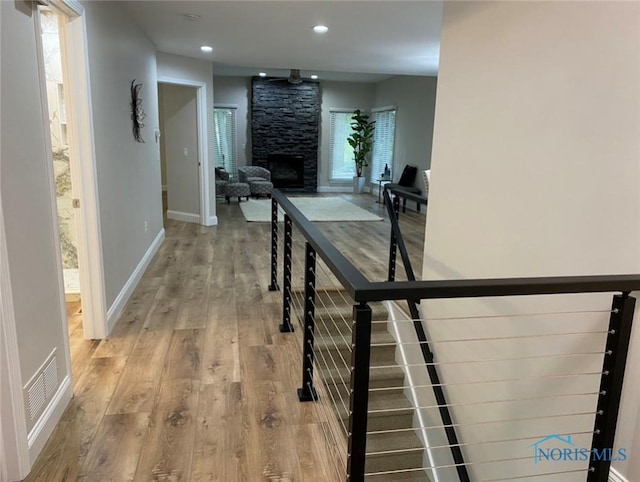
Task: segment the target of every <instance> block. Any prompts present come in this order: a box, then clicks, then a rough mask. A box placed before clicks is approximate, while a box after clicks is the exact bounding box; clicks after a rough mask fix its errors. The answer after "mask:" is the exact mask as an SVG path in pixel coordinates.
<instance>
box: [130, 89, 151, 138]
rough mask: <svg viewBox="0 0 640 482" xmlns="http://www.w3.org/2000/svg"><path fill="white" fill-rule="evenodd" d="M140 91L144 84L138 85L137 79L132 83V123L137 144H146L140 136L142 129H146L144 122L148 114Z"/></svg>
mask: <svg viewBox="0 0 640 482" xmlns="http://www.w3.org/2000/svg"><path fill="white" fill-rule="evenodd" d="M140 90H142V84H141V83H140V82H138V83H137V84H136V79H133V80H132V81H131V121H132V122H133V138H134V139H135V140H136V141H137V142H144V139H143V138H142V135H141V134H140V129H142V128H143V127H144V124H143V123H142V121H143V120H144V118H145V117H147V114H146V113H145V112H144V108H143V107H142V99H141V98H140Z"/></svg>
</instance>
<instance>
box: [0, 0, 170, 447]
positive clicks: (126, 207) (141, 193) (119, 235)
mask: <svg viewBox="0 0 640 482" xmlns="http://www.w3.org/2000/svg"><path fill="white" fill-rule="evenodd" d="M84 7H85V12H86V21H87V31H88V43H89V51H90V55H89V60H90V64H89V67H90V73H91V95H92V102H93V114H94V119H93V123H94V133H95V142H96V144H95V148H96V158H97V173H98V196H99V204H100V215H101V223H102V224H101V228H102V237H103V238H102V246H103V258H104V266H105V284H106V294H107V303H108V304H111V303H113V301H114V299H115V298H116V296H117V294H118V293H119V292H120V291H121V290H122V288H123V286H124V284H125V283H126V281H127V280H128V279H129V276H130V275H131V273H132V272H133V270H134V268H135V267H136V266H137V265H138V263H139V261H140V260H141V258H142V256H143V254H144V253H145V252H146V250H147V248H148V247H149V245H150V244H151V242H152V240H153V239H154V238H155V237H156V236H157V235H158V233H159V232H160V230H161V229H162V214H161V198H160V169H159V163H158V153H157V146H156V145H155V143H154V135H153V131H154V129H155V127H156V125H157V114H158V111H157V94H156V74H155V51H154V47H153V45H152V44H151V42H149V41H148V39H147V38H146V37H145V36H144V35H143V34H142V33H141V32H140V30H139V29H138V27H137V26H136V24H135V23H133V22H132V21H131V20H130V18H129V17H128V15H127V14H126V13H124V11H123V10H122V8H121V7H120V6H119V5H118V4H117V3H103V2H85V3H84ZM31 8H32V7H31V4H30V3H27V2H21V1H18V2H0V9H1V12H2V26H1V32H2V42H1V44H2V52H1V55H0V58H1V62H2V68H1V75H2V78H1V80H0V85H1V89H2V90H1V97H2V109H1V118H2V145H1V148H0V154H1V161H0V196H1V197H2V206H3V208H2V209H3V217H4V222H5V229H6V235H7V252H8V258H9V261H8V269H9V272H10V284H11V289H12V301H13V306H14V316H15V320H16V330H17V347H13V346H12V348H16V349H17V352H18V355H17V356H18V359H19V366H20V372H21V373H20V377H21V380H22V383H23V385H24V384H26V382H27V381H28V380H29V379H30V378H31V377H32V376H33V375H34V373H35V372H36V371H37V369H38V368H39V367H40V365H41V364H42V363H43V362H44V361H45V359H46V358H47V356H48V355H49V353H51V351H52V350H53V349H57V352H58V356H57V358H58V367H57V368H58V379H59V380H61V381H62V380H63V379H64V378H65V377H66V376H68V375H69V372H68V370H67V366H66V364H65V363H64V359H65V354H66V352H67V350H66V348H65V340H64V337H65V330H64V328H63V327H64V326H65V320H63V318H62V317H63V315H62V311H61V302H62V299H63V294H62V291H61V288H62V286H61V280H60V279H59V278H58V271H57V269H58V263H59V256H60V254H59V253H58V252H56V249H55V243H54V234H55V228H54V226H55V224H54V223H55V222H56V220H55V207H54V205H53V197H52V196H51V191H50V184H49V176H50V167H51V166H50V165H49V157H48V153H47V138H46V136H47V134H46V132H45V130H44V125H45V124H44V123H43V119H44V118H45V116H44V112H43V107H42V103H41V97H40V93H41V90H40V85H39V80H38V66H37V58H38V53H37V52H36V44H35V40H36V35H37V34H36V28H35V24H34V18H33V14H32V10H31ZM115 39H117V41H116V40H115ZM134 78H135V79H137V80H138V81H140V82H142V83H143V85H144V87H143V91H142V98H143V100H144V107H145V110H146V113H147V119H146V124H147V127H146V128H144V129H143V131H142V134H143V137H144V138H145V140H146V141H147V143H146V144H138V143H136V142H135V141H133V138H132V134H131V121H130V115H131V112H130V106H129V99H130V94H129V84H130V82H131V80H132V79H134ZM145 221H147V222H148V225H149V230H148V232H146V233H145V230H144V222H145ZM6 268H7V266H3V269H6ZM3 363H4V360H3ZM3 387H4V385H3ZM65 401H66V400H64V399H63V400H61V402H62V403H64V402H65ZM3 413H4V409H3ZM3 421H4V420H3ZM53 422H55V420H53ZM25 423H26V429H27V431H28V430H30V429H31V428H32V427H33V425H34V421H30V420H25ZM33 455H37V454H33Z"/></svg>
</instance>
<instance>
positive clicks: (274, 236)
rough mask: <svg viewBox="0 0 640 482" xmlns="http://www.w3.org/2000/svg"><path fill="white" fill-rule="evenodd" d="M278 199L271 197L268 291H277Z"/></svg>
mask: <svg viewBox="0 0 640 482" xmlns="http://www.w3.org/2000/svg"><path fill="white" fill-rule="evenodd" d="M279 289H280V288H279V287H278V201H276V200H275V198H272V199H271V284H270V285H269V291H278V290H279Z"/></svg>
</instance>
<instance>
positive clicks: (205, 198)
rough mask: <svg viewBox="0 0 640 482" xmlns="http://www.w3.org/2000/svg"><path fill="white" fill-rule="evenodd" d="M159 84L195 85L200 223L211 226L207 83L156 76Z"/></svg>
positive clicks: (212, 219) (215, 222)
mask: <svg viewBox="0 0 640 482" xmlns="http://www.w3.org/2000/svg"><path fill="white" fill-rule="evenodd" d="M158 83H159V84H175V85H184V86H187V87H196V89H197V90H196V96H197V97H196V101H197V105H198V109H197V110H198V112H197V116H198V159H199V160H200V166H199V168H198V172H199V174H200V176H199V177H200V224H202V225H203V226H213V225H215V224H217V219H216V218H215V216H214V217H211V213H210V210H209V206H210V205H211V202H210V201H211V193H210V192H209V162H210V159H209V138H208V136H207V109H208V101H207V84H206V83H204V82H197V81H194V80H186V79H177V78H173V77H164V76H159V77H158Z"/></svg>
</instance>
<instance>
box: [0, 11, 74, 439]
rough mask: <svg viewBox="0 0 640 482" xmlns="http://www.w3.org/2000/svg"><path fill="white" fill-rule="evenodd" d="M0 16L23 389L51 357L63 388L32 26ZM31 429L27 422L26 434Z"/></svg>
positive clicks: (6, 177) (5, 179)
mask: <svg viewBox="0 0 640 482" xmlns="http://www.w3.org/2000/svg"><path fill="white" fill-rule="evenodd" d="M0 8H1V9H2V26H1V31H2V41H1V43H2V51H1V55H0V58H1V62H2V66H1V75H2V77H1V79H0V86H1V91H0V95H1V96H2V109H1V117H2V119H1V123H2V145H1V151H0V154H1V157H0V159H1V161H0V196H2V208H3V215H4V222H5V231H6V237H7V252H8V256H9V263H8V264H9V266H8V269H9V272H10V280H11V289H12V296H13V307H14V316H15V320H16V330H17V341H18V356H19V360H20V371H21V377H22V384H23V386H24V385H25V384H26V383H27V381H28V380H29V379H30V378H31V377H32V376H33V375H34V374H35V373H36V371H37V370H38V368H39V367H40V365H41V364H42V363H43V362H44V361H45V359H46V358H47V357H48V355H49V354H50V353H51V351H52V350H54V349H57V359H58V379H59V380H60V381H62V380H63V379H64V378H65V377H66V376H67V375H69V373H68V371H67V367H66V365H65V363H64V358H65V355H64V354H65V344H64V332H63V323H64V320H63V319H62V312H61V310H60V307H61V300H62V296H63V295H62V292H61V287H60V284H59V279H58V265H59V263H60V261H59V258H60V253H59V252H56V246H55V244H54V233H55V232H56V231H55V230H54V223H56V222H57V220H56V219H55V217H54V213H55V207H54V206H53V198H52V196H51V190H50V175H51V166H50V165H49V162H50V161H49V156H50V153H48V152H47V138H46V136H47V135H48V134H47V132H45V130H44V122H43V119H45V118H46V114H45V112H44V111H43V105H42V103H41V98H40V83H39V78H38V66H37V59H38V52H37V51H36V43H35V41H36V30H35V26H34V19H33V16H32V15H33V14H32V13H31V6H30V5H27V4H25V3H22V2H17V3H16V2H0ZM2 269H3V270H4V269H7V267H6V266H3V267H2ZM2 363H5V360H2ZM27 418H28V417H27ZM35 422H36V420H34V421H31V420H29V419H27V420H26V424H27V430H30V429H31V428H32V427H33V425H34V423H35Z"/></svg>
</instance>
